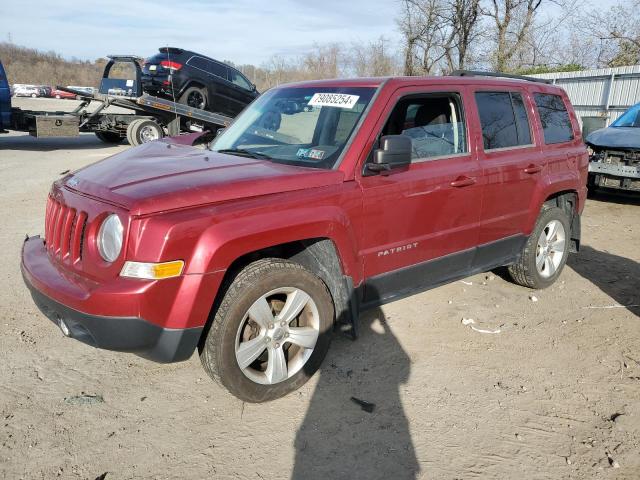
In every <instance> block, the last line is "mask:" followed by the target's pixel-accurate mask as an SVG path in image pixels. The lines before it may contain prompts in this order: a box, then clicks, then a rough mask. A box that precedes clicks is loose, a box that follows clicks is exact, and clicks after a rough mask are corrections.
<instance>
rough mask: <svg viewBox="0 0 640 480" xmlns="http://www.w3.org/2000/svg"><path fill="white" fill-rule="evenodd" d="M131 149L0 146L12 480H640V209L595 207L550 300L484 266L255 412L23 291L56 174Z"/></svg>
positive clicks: (1, 450)
mask: <svg viewBox="0 0 640 480" xmlns="http://www.w3.org/2000/svg"><path fill="white" fill-rule="evenodd" d="M25 103H28V102H25ZM125 148H128V147H127V146H124V145H123V146H118V147H112V146H108V147H107V146H105V145H103V144H101V143H100V142H99V141H98V140H97V139H96V138H95V137H94V136H93V135H82V136H81V137H80V138H77V139H70V140H42V139H40V140H36V139H33V138H30V137H29V136H27V135H24V134H11V135H2V136H0V178H1V179H2V188H1V189H0V219H2V228H1V229H0V265H5V266H6V267H7V269H6V272H5V274H4V275H3V276H2V279H1V280H0V282H1V284H0V295H1V296H0V305H1V306H0V309H1V315H0V352H2V361H1V362H0V414H1V418H0V420H1V421H2V424H1V426H0V478H6V479H19V478H24V479H38V478H42V479H50V478H83V479H91V480H93V479H95V478H98V477H99V478H106V479H129V478H145V479H146V478H158V479H165V478H205V477H208V478H216V479H258V480H260V479H263V480H264V479H281V478H282V479H286V478H294V479H315V478H319V479H323V480H329V479H343V478H344V479H378V478H383V479H388V480H390V479H405V478H406V479H410V478H420V479H441V478H442V479H456V478H464V479H467V478H482V479H509V478H527V479H537V478H554V479H555V478H579V479H592V478H603V479H614V478H615V479H619V478H636V479H637V478H640V349H639V346H640V322H639V320H640V306H639V305H640V264H639V263H638V262H640V249H639V248H638V247H639V246H640V198H639V197H630V196H618V195H611V194H600V195H598V196H596V197H595V198H593V199H590V200H589V201H588V203H587V206H586V209H585V212H584V217H583V242H584V243H583V248H582V251H581V252H580V253H579V254H576V255H573V256H571V258H570V260H569V264H568V267H567V268H566V269H565V270H564V272H563V274H562V276H561V278H560V281H558V282H557V283H556V284H555V285H554V286H552V287H551V288H549V289H547V290H544V291H529V290H526V289H523V288H521V287H518V286H516V285H514V284H512V283H510V282H509V281H507V280H505V279H504V278H503V277H502V276H501V272H494V273H491V272H489V273H487V274H481V275H476V276H474V277H470V278H468V279H466V280H464V281H459V282H455V283H453V284H450V285H446V286H443V287H440V288H437V289H435V290H431V291H429V292H426V293H423V294H420V295H416V296H413V297H410V298H407V299H405V300H402V301H398V302H395V303H392V304H390V305H386V306H384V307H383V308H382V309H380V310H374V311H370V312H367V313H365V314H363V315H362V316H361V318H360V322H361V330H362V335H361V337H360V339H359V340H357V341H356V342H352V341H350V340H348V339H347V338H344V337H341V336H340V335H339V334H337V335H336V336H335V338H334V342H333V344H332V347H331V349H330V352H329V355H328V357H327V359H326V360H325V362H324V365H323V367H322V369H321V371H320V372H318V374H316V376H315V377H314V378H313V379H312V381H310V382H309V383H308V384H307V385H306V386H304V387H303V388H302V389H301V390H300V391H298V392H296V393H294V394H291V395H289V396H287V397H286V398H284V399H281V400H278V401H275V402H272V403H268V404H264V405H252V404H243V403H242V402H240V401H238V400H237V399H235V398H233V397H231V396H230V395H229V394H227V393H226V392H225V391H224V390H223V389H222V388H220V387H218V386H217V385H216V384H214V383H212V382H211V381H210V380H209V378H208V377H207V376H206V375H205V373H204V372H203V370H202V368H201V366H200V362H199V359H198V357H197V355H194V356H193V357H192V358H191V359H190V360H189V361H187V362H183V363H179V364H173V365H160V364H155V363H152V362H149V361H146V360H143V359H141V358H138V357H136V356H133V355H128V354H122V353H115V352H108V351H100V350H95V349H92V348H90V347H88V346H85V345H83V344H81V343H79V342H77V341H73V340H69V339H66V338H64V337H63V335H62V333H61V332H60V331H59V330H58V329H57V328H56V327H55V326H54V325H53V324H52V323H50V322H49V321H48V320H46V319H45V318H44V317H43V316H42V315H41V314H39V313H38V311H37V310H36V308H35V307H34V305H33V303H32V301H31V298H30V296H29V294H28V292H27V290H26V288H25V287H24V285H23V282H22V278H21V275H20V269H19V259H20V247H21V244H22V240H23V238H24V236H25V234H26V233H29V234H37V233H41V232H42V229H43V217H44V208H45V199H46V195H47V192H48V189H49V186H50V184H51V182H52V181H53V180H54V179H56V178H58V177H59V176H60V175H61V173H62V172H64V171H66V170H69V169H75V168H78V167H81V166H83V165H85V164H87V163H90V162H94V161H96V160H99V159H102V158H104V157H106V156H108V155H111V154H113V153H115V152H117V151H120V150H124V149H125ZM463 319H466V320H468V319H473V320H474V322H475V323H470V322H468V321H465V322H463V321H462V320H463ZM472 326H474V327H476V328H477V329H479V330H484V331H490V332H495V331H497V330H499V333H484V332H479V331H477V330H473V329H472V328H471V327H472ZM351 397H356V398H358V399H361V400H365V401H367V402H370V403H373V404H375V408H374V409H373V411H372V412H370V413H369V412H367V411H364V410H363V409H362V408H360V406H358V405H357V404H356V403H355V402H353V401H352V400H351ZM105 474H106V476H105Z"/></svg>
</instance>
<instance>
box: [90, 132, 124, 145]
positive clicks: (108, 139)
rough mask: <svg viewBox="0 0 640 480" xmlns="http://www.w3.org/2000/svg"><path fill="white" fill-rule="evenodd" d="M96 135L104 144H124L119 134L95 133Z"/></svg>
mask: <svg viewBox="0 0 640 480" xmlns="http://www.w3.org/2000/svg"><path fill="white" fill-rule="evenodd" d="M95 134H96V137H98V138H99V139H100V140H101V141H103V142H104V143H112V144H118V143H121V142H122V137H121V136H120V134H119V133H117V132H95Z"/></svg>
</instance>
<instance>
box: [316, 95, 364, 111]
mask: <svg viewBox="0 0 640 480" xmlns="http://www.w3.org/2000/svg"><path fill="white" fill-rule="evenodd" d="M359 98H360V97H359V96H358V95H348V94H346V93H315V94H314V95H313V97H311V100H309V103H308V104H307V105H311V106H312V107H340V108H353V107H354V106H355V104H356V102H357V101H358V99H359Z"/></svg>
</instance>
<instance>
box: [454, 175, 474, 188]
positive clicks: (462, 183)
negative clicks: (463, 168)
mask: <svg viewBox="0 0 640 480" xmlns="http://www.w3.org/2000/svg"><path fill="white" fill-rule="evenodd" d="M474 183H476V179H475V178H471V177H467V176H464V175H463V176H461V177H458V178H456V179H455V180H454V181H453V182H451V186H452V187H457V188H460V187H468V186H469V185H473V184H474Z"/></svg>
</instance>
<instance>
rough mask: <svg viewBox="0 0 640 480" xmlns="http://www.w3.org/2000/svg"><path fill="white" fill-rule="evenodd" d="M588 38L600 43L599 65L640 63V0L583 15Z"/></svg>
mask: <svg viewBox="0 0 640 480" xmlns="http://www.w3.org/2000/svg"><path fill="white" fill-rule="evenodd" d="M581 23H582V25H583V28H582V29H581V33H582V35H583V37H584V38H590V39H591V40H592V41H594V40H596V41H598V42H599V51H598V63H599V66H611V67H614V66H620V65H632V64H637V63H640V0H626V1H623V2H621V3H619V4H617V5H614V6H613V7H611V8H610V9H609V10H606V11H604V12H603V11H602V10H598V9H594V10H590V11H588V12H586V13H585V14H584V15H582V16H581Z"/></svg>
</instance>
